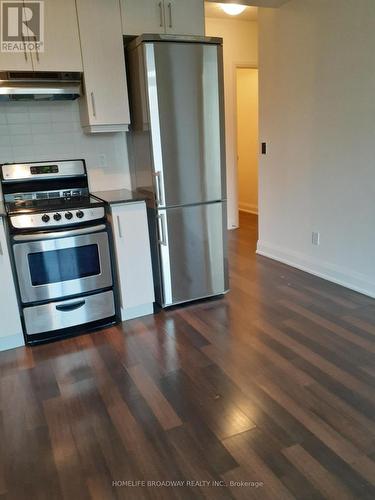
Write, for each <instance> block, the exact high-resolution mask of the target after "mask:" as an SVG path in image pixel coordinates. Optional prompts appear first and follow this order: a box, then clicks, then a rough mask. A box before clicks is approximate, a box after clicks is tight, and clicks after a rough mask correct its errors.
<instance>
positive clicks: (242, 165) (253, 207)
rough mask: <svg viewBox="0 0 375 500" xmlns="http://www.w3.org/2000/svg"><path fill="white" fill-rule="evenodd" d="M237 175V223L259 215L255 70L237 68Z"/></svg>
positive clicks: (256, 75) (256, 78) (256, 74)
mask: <svg viewBox="0 0 375 500" xmlns="http://www.w3.org/2000/svg"><path fill="white" fill-rule="evenodd" d="M236 95H237V176H238V209H239V215H240V221H241V219H243V218H244V215H245V214H253V216H254V215H255V216H257V215H258V149H259V143H258V137H259V125H258V103H259V96H258V69H257V68H248V67H247V68H246V67H237V68H236Z"/></svg>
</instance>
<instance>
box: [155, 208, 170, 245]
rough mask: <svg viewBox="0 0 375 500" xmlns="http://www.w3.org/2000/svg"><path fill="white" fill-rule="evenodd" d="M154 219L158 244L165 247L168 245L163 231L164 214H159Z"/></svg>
mask: <svg viewBox="0 0 375 500" xmlns="http://www.w3.org/2000/svg"><path fill="white" fill-rule="evenodd" d="M156 218H157V219H158V232H159V243H160V245H164V246H165V247H166V246H168V244H167V238H166V231H165V220H164V214H160V215H158V216H157V217H156Z"/></svg>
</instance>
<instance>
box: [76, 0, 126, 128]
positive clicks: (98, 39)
mask: <svg viewBox="0 0 375 500" xmlns="http://www.w3.org/2000/svg"><path fill="white" fill-rule="evenodd" d="M77 12H78V25H79V33H80V38H81V48H82V60H83V71H84V89H85V96H84V97H82V98H81V99H80V108H81V123H82V126H83V128H84V130H85V131H86V132H119V131H123V130H127V129H128V126H129V123H130V115H129V103H128V91H127V84H126V71H125V55H124V47H123V41H122V27H121V16H120V5H119V0H105V1H104V0H77Z"/></svg>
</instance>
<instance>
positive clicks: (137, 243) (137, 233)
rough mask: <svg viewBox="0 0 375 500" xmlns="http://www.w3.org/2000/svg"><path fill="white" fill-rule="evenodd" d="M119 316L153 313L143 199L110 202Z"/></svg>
mask: <svg viewBox="0 0 375 500" xmlns="http://www.w3.org/2000/svg"><path fill="white" fill-rule="evenodd" d="M111 213H112V226H113V235H114V243H115V253H116V264H117V277H118V280H119V289H120V296H121V316H122V320H123V321H124V320H127V319H132V318H137V317H140V316H145V315H146V314H152V313H153V303H154V300H155V296H154V281H153V276H152V265H151V251H150V239H149V233H148V224H147V211H146V204H145V202H144V201H141V202H134V203H124V204H117V205H112V206H111Z"/></svg>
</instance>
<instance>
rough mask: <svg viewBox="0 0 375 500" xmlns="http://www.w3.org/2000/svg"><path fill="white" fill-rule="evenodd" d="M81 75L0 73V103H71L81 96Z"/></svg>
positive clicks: (23, 72) (29, 72)
mask: <svg viewBox="0 0 375 500" xmlns="http://www.w3.org/2000/svg"><path fill="white" fill-rule="evenodd" d="M81 80H82V75H81V73H72V72H70V73H62V72H50V71H49V72H34V71H27V72H25V71H22V72H21V71H8V72H0V102H4V101H68V100H70V101H72V100H74V99H77V98H78V97H80V95H81V94H82V90H81Z"/></svg>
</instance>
